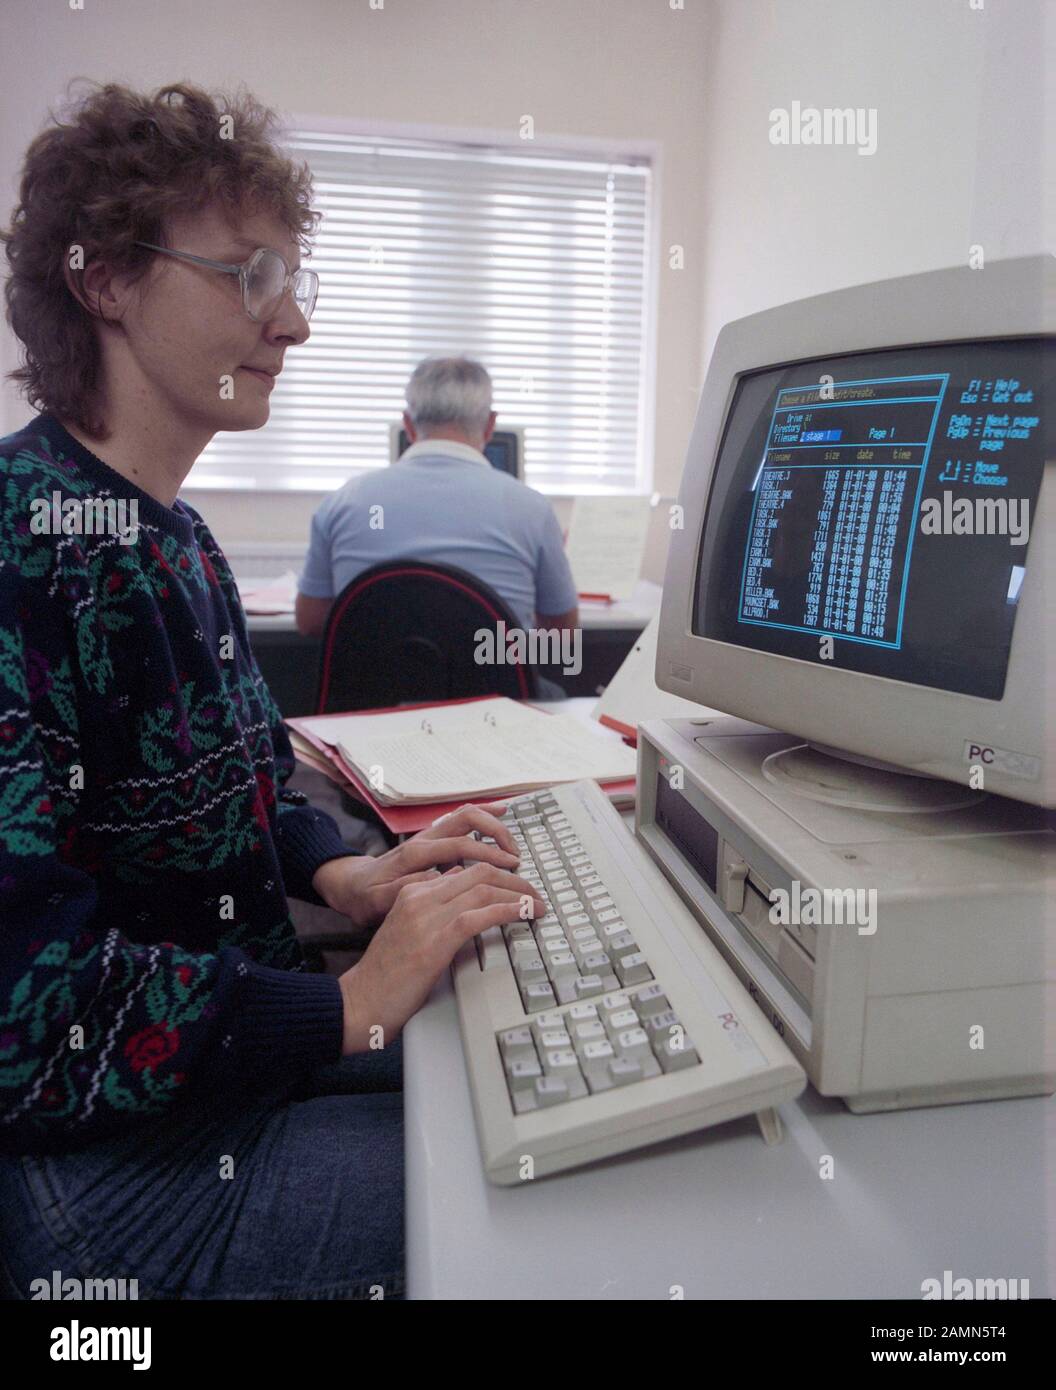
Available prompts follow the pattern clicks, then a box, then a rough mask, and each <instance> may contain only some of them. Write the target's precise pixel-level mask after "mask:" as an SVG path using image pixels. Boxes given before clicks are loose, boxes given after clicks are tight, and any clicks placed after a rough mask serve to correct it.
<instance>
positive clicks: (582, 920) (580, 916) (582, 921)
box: [565, 912, 594, 932]
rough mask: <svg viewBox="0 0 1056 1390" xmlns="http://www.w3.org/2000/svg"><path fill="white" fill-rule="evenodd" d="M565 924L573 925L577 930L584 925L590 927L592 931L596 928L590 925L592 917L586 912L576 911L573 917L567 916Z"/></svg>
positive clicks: (567, 925)
mask: <svg viewBox="0 0 1056 1390" xmlns="http://www.w3.org/2000/svg"><path fill="white" fill-rule="evenodd" d="M565 926H566V927H572V928H574V929H576V930H579V929H581V928H583V927H590V930H591V931H592V932H593V930H594V928H593V927H591V926H590V918H589V917H588V916H587V914H586V913H585V912H575V913H573V915H572V916H571V917H566V918H565Z"/></svg>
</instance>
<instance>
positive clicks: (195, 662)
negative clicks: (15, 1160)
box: [0, 414, 353, 1152]
mask: <svg viewBox="0 0 1056 1390" xmlns="http://www.w3.org/2000/svg"><path fill="white" fill-rule="evenodd" d="M56 494H58V496H55V495H56ZM39 498H43V499H46V501H47V502H52V503H53V504H54V505H53V506H52V507H51V508H50V517H51V520H42V516H43V514H44V513H48V512H49V509H47V508H42V507H41V504H39V503H38V507H37V508H33V507H31V503H32V502H33V501H34V499H39ZM71 498H72V499H82V500H84V499H92V500H94V499H103V500H104V501H105V500H106V499H112V501H113V503H116V502H117V501H118V500H119V499H124V500H125V502H126V505H127V503H130V502H132V501H135V502H136V504H137V506H138V531H137V533H136V536H135V539H134V541H133V542H132V543H125V542H123V541H122V540H121V539H120V538H119V537H118V536H115V535H114V534H112V531H111V533H110V534H94V535H92V534H84V532H85V531H86V530H87V528H88V526H89V525H91V524H93V523H92V522H91V521H90V520H89V518H90V517H91V511H90V510H89V509H85V508H84V507H83V505H82V504H81V502H74V503H72V504H71V503H69V502H67V501H66V499H71ZM64 502H66V505H65V506H63V505H62V504H63V503H64ZM78 509H79V510H80V515H81V521H80V523H78V520H77V510H78ZM134 515H135V509H132V510H131V511H129V512H126V513H124V516H125V518H126V519H128V518H129V517H131V516H134ZM64 517H66V518H72V519H67V520H65V521H64V520H63V518H64ZM56 520H57V521H58V525H59V527H60V528H62V527H65V528H67V529H69V532H70V533H69V534H62V533H60V534H54V533H52V532H47V531H43V530H42V528H43V526H45V525H46V526H50V527H52V528H53V530H54V523H55V521H56ZM78 524H79V525H80V531H81V533H80V534H79V533H78V532H77V531H76V530H74V529H73V528H74V527H76V526H78ZM293 767H294V759H293V754H292V751H291V748H290V742H289V738H288V736H287V734H286V731H285V729H284V727H283V724H282V720H281V716H280V714H279V711H278V709H277V707H276V705H275V702H274V701H273V699H272V697H271V695H270V694H269V692H268V689H267V687H266V685H265V684H264V681H263V679H262V677H261V675H260V672H259V670H258V668H257V665H256V662H255V660H254V657H253V653H252V651H251V650H250V645H249V639H248V637H247V633H246V622H245V616H244V613H243V611H242V607H241V604H240V602H239V598H238V592H237V589H236V586H235V582H234V579H233V578H232V575H231V571H230V568H229V567H228V565H227V562H226V560H225V559H224V556H223V554H222V553H221V551H220V549H219V547H218V546H217V544H216V541H215V540H214V539H213V537H212V535H211V534H210V532H209V529H208V527H207V526H206V525H205V523H204V522H203V521H202V519H201V517H200V516H199V515H198V513H197V512H196V511H195V510H194V509H193V508H192V507H189V506H187V504H186V503H184V502H182V501H180V500H179V499H178V500H177V501H176V502H175V503H174V504H173V506H172V507H171V508H170V507H166V506H164V505H163V504H162V503H160V502H158V501H157V500H156V499H154V498H152V497H150V496H149V495H148V494H147V493H145V492H143V491H141V490H140V489H139V488H137V487H136V486H135V485H134V484H133V483H131V482H129V481H128V480H126V479H125V478H124V477H123V476H122V475H120V474H118V473H117V472H115V471H114V470H113V469H111V468H109V467H108V466H107V465H106V464H105V463H103V462H102V461H101V460H100V459H98V458H96V457H95V455H94V454H92V453H90V452H89V451H88V450H87V449H85V448H84V447H83V446H82V445H81V444H80V443H79V442H78V441H77V440H75V439H74V438H73V437H72V436H71V435H70V434H69V433H68V432H67V431H66V430H65V429H63V427H62V426H61V425H60V424H59V422H58V420H57V419H55V418H54V417H52V416H50V415H48V414H43V415H40V416H38V417H37V418H36V419H34V420H33V421H32V422H31V423H30V424H29V425H27V426H26V427H25V428H24V429H23V430H21V431H19V432H18V433H16V434H13V435H9V436H8V437H7V438H6V439H2V440H0V1147H2V1148H3V1149H5V1150H7V1151H14V1152H31V1151H35V1150H44V1149H49V1148H72V1147H75V1146H78V1145H80V1144H82V1143H86V1142H91V1141H92V1140H94V1139H97V1138H99V1137H101V1136H103V1135H106V1134H108V1133H112V1132H114V1131H117V1130H119V1129H124V1128H127V1127H129V1126H132V1125H137V1124H138V1125H142V1124H143V1123H144V1122H146V1121H148V1120H149V1119H150V1118H151V1117H156V1116H159V1115H161V1114H163V1113H164V1112H166V1111H167V1110H169V1109H170V1108H171V1107H172V1106H173V1105H174V1104H176V1103H182V1102H183V1099H184V1098H185V1097H187V1096H189V1095H192V1094H196V1093H197V1094H199V1095H201V1096H211V1097H217V1096H222V1095H223V1094H224V1093H225V1092H230V1093H232V1096H234V1095H235V1094H239V1095H242V1094H245V1093H247V1092H250V1091H252V1090H253V1089H254V1088H255V1087H257V1086H260V1087H265V1086H267V1085H270V1084H275V1083H276V1082H279V1081H282V1080H283V1079H284V1077H287V1076H288V1077H289V1079H291V1080H292V1079H293V1078H294V1077H295V1075H296V1074H297V1073H299V1072H301V1071H303V1070H305V1069H306V1068H308V1067H311V1066H313V1065H317V1064H320V1063H323V1062H328V1061H336V1060H337V1059H338V1058H339V1056H340V1053H341V1037H342V1003H341V994H340V990H339V987H338V985H337V981H336V980H335V979H334V978H333V977H331V976H323V975H313V974H309V973H306V972H305V971H304V969H303V960H302V956H301V953H300V950H299V947H298V945H297V941H296V937H295V934H294V930H293V925H292V922H291V920H290V915H289V908H288V903H287V893H289V894H290V895H291V896H294V897H304V898H307V899H308V900H309V901H311V902H315V903H318V902H319V901H320V899H319V898H318V896H317V895H316V894H315V893H314V892H313V890H312V888H311V878H312V875H313V874H314V873H315V871H316V869H317V868H318V867H319V866H320V864H322V863H324V862H326V861H327V860H328V859H333V858H335V857H337V856H338V855H344V854H350V853H353V851H352V850H350V849H348V848H347V847H346V846H345V845H344V844H343V843H342V841H341V839H340V837H339V835H338V832H337V826H336V825H335V824H334V822H333V820H332V819H331V818H330V817H329V816H326V815H325V814H324V813H322V812H319V811H316V810H314V808H312V807H311V806H310V805H309V804H308V803H307V799H306V798H305V797H304V795H303V793H300V792H296V791H293V790H291V789H289V788H287V787H286V786H285V783H286V782H287V780H288V779H289V777H290V774H291V773H292V771H293Z"/></svg>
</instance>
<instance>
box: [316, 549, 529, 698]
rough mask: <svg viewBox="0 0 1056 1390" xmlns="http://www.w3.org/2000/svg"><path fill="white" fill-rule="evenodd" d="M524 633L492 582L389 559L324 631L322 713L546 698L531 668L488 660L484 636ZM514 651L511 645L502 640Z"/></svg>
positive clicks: (353, 590)
mask: <svg viewBox="0 0 1056 1390" xmlns="http://www.w3.org/2000/svg"><path fill="white" fill-rule="evenodd" d="M500 622H504V623H505V624H506V628H507V630H509V629H510V628H516V627H519V624H518V621H517V619H516V618H515V617H514V615H513V614H512V613H511V612H510V610H509V608H508V607H507V606H506V604H505V603H504V601H503V600H502V599H501V598H499V596H498V594H496V593H495V592H494V590H493V589H491V588H489V587H488V585H487V584H484V583H482V582H481V581H480V580H479V579H477V578H475V577H474V576H473V575H471V574H467V573H466V571H465V570H460V569H456V568H455V566H454V565H438V564H425V563H423V562H421V561H418V560H388V561H386V562H385V563H384V564H380V565H373V566H372V567H371V568H370V569H368V570H364V571H363V572H362V574H358V575H357V576H356V578H355V579H353V580H351V581H350V582H349V583H348V584H346V585H345V587H344V589H342V591H341V593H340V594H338V596H337V598H336V599H335V600H334V604H333V607H332V608H331V609H330V613H329V615H328V617H327V621H326V630H325V631H324V633H323V644H322V651H321V653H320V658H319V681H318V685H317V688H316V701H315V710H316V713H317V714H332V713H337V712H339V711H341V710H354V709H376V708H381V707H386V706H389V705H398V704H407V703H412V702H414V701H417V700H457V699H461V698H463V697H465V696H471V695H509V696H511V697H512V698H513V699H516V700H526V699H532V698H534V697H535V696H536V694H537V687H536V682H535V676H534V674H533V672H532V670H531V668H530V667H528V666H524V665H518V664H516V663H512V662H506V663H504V664H502V665H496V664H489V665H485V664H480V663H478V662H477V661H476V660H475V653H476V652H477V650H479V646H480V643H479V641H478V639H477V637H476V634H477V633H478V632H479V631H480V630H481V629H482V628H487V629H489V630H490V631H491V632H493V633H495V634H496V638H497V636H498V624H499V623H500ZM494 649H495V650H496V651H498V650H502V651H503V652H504V653H505V643H502V642H499V641H498V640H496V641H495V643H494Z"/></svg>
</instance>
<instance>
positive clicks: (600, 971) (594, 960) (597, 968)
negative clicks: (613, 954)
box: [579, 951, 609, 975]
mask: <svg viewBox="0 0 1056 1390" xmlns="http://www.w3.org/2000/svg"><path fill="white" fill-rule="evenodd" d="M579 966H580V969H581V970H582V971H583V973H584V974H585V975H607V974H608V973H609V958H608V956H607V955H606V954H605V952H604V951H592V952H591V954H590V955H589V956H584V957H583V959H582V960H581V961H580V963H579Z"/></svg>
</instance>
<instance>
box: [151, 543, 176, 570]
mask: <svg viewBox="0 0 1056 1390" xmlns="http://www.w3.org/2000/svg"><path fill="white" fill-rule="evenodd" d="M150 553H151V557H152V558H153V559H155V560H157V562H158V564H159V565H160V566H161V568H162V569H163V570H165V571H166V572H167V573H168V574H172V573H173V569H172V566H171V565H170V564H169V563H168V561H167V560H166V559H165V556H164V555H162V553H161V547H160V546H159V545H158V543H157V541H151V543H150Z"/></svg>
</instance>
